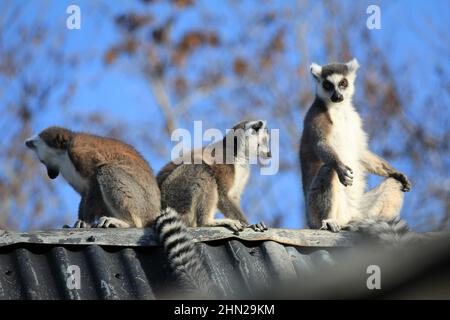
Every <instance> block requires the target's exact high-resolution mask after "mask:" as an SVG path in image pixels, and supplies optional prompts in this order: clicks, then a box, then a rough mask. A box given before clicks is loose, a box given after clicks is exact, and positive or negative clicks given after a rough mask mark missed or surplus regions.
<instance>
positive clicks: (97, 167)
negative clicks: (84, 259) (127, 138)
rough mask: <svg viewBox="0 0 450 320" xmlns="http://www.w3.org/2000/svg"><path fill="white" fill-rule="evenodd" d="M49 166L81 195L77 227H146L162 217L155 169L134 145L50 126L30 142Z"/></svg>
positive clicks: (43, 161)
mask: <svg viewBox="0 0 450 320" xmlns="http://www.w3.org/2000/svg"><path fill="white" fill-rule="evenodd" d="M25 144H26V146H27V147H28V148H30V149H31V150H33V151H34V152H36V154H37V156H38V158H39V160H40V161H41V162H42V163H43V164H44V165H45V166H46V167H47V174H48V176H49V178H50V179H55V178H56V177H57V176H58V175H59V173H61V175H62V176H63V177H64V179H65V180H66V181H67V182H68V183H69V184H70V185H71V186H72V187H73V188H74V189H75V191H77V192H78V193H79V194H80V196H81V201H80V206H79V211H78V221H77V222H76V223H75V226H74V227H76V228H89V227H104V228H108V227H120V228H128V227H140V228H141V227H145V226H149V225H150V224H152V223H153V222H154V220H155V219H156V217H157V216H159V214H160V192H159V188H158V185H157V183H156V179H155V177H154V176H153V173H152V169H151V168H150V166H149V165H148V163H147V162H146V161H145V160H144V158H142V157H141V155H140V154H139V153H138V152H137V151H136V150H135V149H134V148H133V147H131V146H130V145H128V144H125V143H123V142H121V141H118V140H115V139H109V138H104V137H99V136H95V135H90V134H86V133H77V132H73V131H70V130H68V129H64V128H60V127H49V128H47V129H45V130H43V131H42V132H41V133H39V134H38V135H36V136H34V137H33V138H30V139H28V140H27V141H26V142H25Z"/></svg>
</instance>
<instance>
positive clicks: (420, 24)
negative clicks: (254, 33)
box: [0, 0, 450, 228]
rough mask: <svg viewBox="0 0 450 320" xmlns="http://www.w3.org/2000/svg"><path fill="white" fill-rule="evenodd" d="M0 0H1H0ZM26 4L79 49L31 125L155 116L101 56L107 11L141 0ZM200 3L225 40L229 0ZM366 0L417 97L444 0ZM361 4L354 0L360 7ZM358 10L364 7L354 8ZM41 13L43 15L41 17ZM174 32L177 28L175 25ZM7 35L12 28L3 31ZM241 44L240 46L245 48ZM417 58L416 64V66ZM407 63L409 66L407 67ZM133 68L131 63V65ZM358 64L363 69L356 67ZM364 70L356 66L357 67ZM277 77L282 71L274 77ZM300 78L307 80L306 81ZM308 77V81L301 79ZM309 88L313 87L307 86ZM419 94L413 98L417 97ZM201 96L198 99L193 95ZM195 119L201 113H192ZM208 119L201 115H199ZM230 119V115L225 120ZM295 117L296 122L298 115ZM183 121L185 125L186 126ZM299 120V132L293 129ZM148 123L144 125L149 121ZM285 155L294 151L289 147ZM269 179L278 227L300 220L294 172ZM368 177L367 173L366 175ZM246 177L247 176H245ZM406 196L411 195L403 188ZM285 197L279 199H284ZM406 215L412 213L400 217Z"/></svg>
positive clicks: (127, 74) (70, 49)
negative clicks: (63, 96) (81, 117)
mask: <svg viewBox="0 0 450 320" xmlns="http://www.w3.org/2000/svg"><path fill="white" fill-rule="evenodd" d="M1 2H2V1H0V3H1ZM21 2H22V3H23V4H24V6H25V8H27V9H26V12H25V14H24V16H23V17H22V18H21V19H22V20H23V21H21V23H27V22H26V21H30V19H44V20H45V21H46V22H47V23H48V24H49V25H51V26H52V27H51V28H52V30H54V31H55V33H64V35H65V45H64V50H65V52H66V53H68V54H71V53H82V55H83V57H84V58H83V59H82V62H81V65H80V66H79V67H78V68H77V69H75V71H74V72H75V74H73V75H72V76H73V77H74V78H76V79H77V82H78V87H77V91H76V94H75V96H73V97H72V99H71V100H70V102H69V106H68V108H67V109H63V108H61V106H60V105H59V104H58V101H57V100H56V99H55V100H52V101H51V102H50V103H51V105H50V108H49V112H48V113H47V114H43V115H42V116H41V117H40V118H39V119H38V120H37V121H36V122H35V130H36V131H39V130H41V129H43V128H45V127H46V126H49V125H53V124H59V125H66V126H70V127H71V128H72V129H74V130H87V131H90V132H94V133H99V134H101V133H102V132H101V131H98V129H97V128H85V127H83V125H82V124H78V123H74V121H73V120H71V119H73V116H74V115H76V114H83V113H87V112H90V111H93V110H94V111H96V112H100V113H104V114H107V117H108V118H109V119H110V121H111V123H115V122H117V121H123V122H126V123H133V124H134V123H136V124H137V123H140V124H142V125H146V124H147V123H149V122H148V119H149V117H150V118H152V119H153V120H154V121H158V119H160V117H161V115H160V114H159V113H158V112H157V111H155V110H156V109H157V108H156V107H155V106H154V105H155V101H154V99H153V97H152V95H151V94H150V92H149V90H148V87H147V85H146V83H145V81H143V79H142V75H141V73H140V72H139V70H136V69H135V67H134V66H133V65H132V64H130V63H129V62H127V61H126V60H125V61H121V63H120V64H117V65H114V66H112V67H107V66H105V64H104V62H103V60H102V58H103V54H104V52H105V50H106V48H108V47H110V46H111V45H112V44H114V43H115V42H116V40H117V39H118V32H119V31H118V29H117V28H115V27H114V26H113V24H112V23H111V21H112V17H113V16H114V15H115V14H117V13H123V12H124V11H125V12H126V11H127V10H131V9H138V10H146V9H145V8H147V7H146V6H144V5H142V4H141V3H140V2H139V1H120V0H116V1H109V2H108V1H105V2H101V1H89V0H84V1H72V0H71V1H67V0H58V1H56V0H54V1H51V0H48V1H23V0H22V1H21ZM198 2H199V3H201V4H202V5H204V6H207V7H208V8H209V9H210V10H211V11H212V12H214V13H215V17H216V18H217V23H218V24H219V23H220V24H221V26H222V28H221V30H222V33H223V34H222V36H223V37H224V38H225V39H227V38H228V39H230V41H232V39H233V36H234V33H235V31H236V30H237V29H238V28H242V27H243V26H242V25H241V24H240V22H239V21H238V19H239V17H236V16H234V13H233V9H232V7H230V6H228V5H226V3H228V2H222V1H218V0H213V1H207V0H203V1H198ZM343 2H344V8H345V7H346V6H351V5H354V1H348V0H347V1H343ZM294 3H295V1H278V2H277V1H272V2H265V5H270V6H274V7H277V8H278V7H280V6H281V7H285V8H286V9H287V10H289V8H290V7H291V6H292V5H293V4H294ZM358 3H359V5H361V4H360V2H358ZM366 3H367V4H377V3H378V4H379V5H380V7H381V10H382V29H381V30H375V31H373V33H372V34H373V36H374V38H375V40H376V42H377V43H378V44H379V45H380V47H382V48H383V50H384V51H385V52H386V54H387V55H388V56H389V59H390V60H391V61H392V62H393V66H394V70H395V71H397V72H398V74H396V76H398V77H403V78H404V81H415V82H417V84H416V86H417V88H418V90H417V92H415V94H417V95H418V96H419V97H420V94H421V90H420V87H421V86H423V85H424V84H425V85H426V86H429V87H432V86H433V85H436V84H435V81H436V79H435V77H434V72H433V71H434V70H431V69H429V68H427V67H426V66H427V64H428V63H429V62H431V61H432V60H436V59H438V61H439V60H441V61H442V63H443V64H444V65H448V62H449V60H448V59H449V55H448V54H449V52H448V44H447V45H445V44H444V45H443V48H444V49H446V50H447V51H443V52H442V55H441V56H436V54H435V51H432V50H430V48H429V47H428V44H427V43H424V42H423V41H422V39H423V37H421V36H420V35H421V34H422V33H429V32H430V31H429V30H430V28H431V27H433V28H438V29H439V30H441V31H442V30H444V31H445V32H447V33H448V31H449V30H450V28H449V27H450V26H449V22H448V17H449V14H450V9H449V8H450V4H449V2H448V1H445V0H442V1H420V0H416V1H407V0H405V1H389V5H385V4H386V3H387V2H384V1H370V2H366ZM71 4H77V5H79V6H80V8H81V10H82V29H81V30H67V29H66V28H65V23H66V17H67V14H66V13H65V11H66V8H67V6H68V5H71ZM244 5H245V6H248V10H247V12H248V13H247V14H249V15H250V14H253V12H255V11H258V10H259V9H260V8H259V4H258V1H245V2H244ZM320 7H321V4H320V3H319V2H316V1H314V2H310V4H308V6H307V10H311V12H314V11H317V10H320V9H321V8H320ZM365 7H366V5H361V8H362V9H364V8H365ZM167 10H168V6H167V5H165V4H164V3H160V4H157V5H156V6H152V13H153V14H154V15H156V16H157V17H158V19H162V18H163V17H164V16H165V15H167V13H168V12H167ZM361 16H362V17H364V16H365V12H364V11H363V12H362V13H361ZM43 17H45V18H43ZM201 24H202V21H201V20H200V19H199V15H198V12H195V10H191V11H190V12H189V13H188V14H186V15H184V16H183V20H181V21H180V22H179V23H178V24H177V28H179V29H180V30H183V28H184V27H183V26H192V25H198V26H201ZM362 25H365V19H361V20H359V21H355V25H354V29H353V30H345V32H350V33H357V32H358V31H359V30H360V29H361V26H362ZM174 32H175V33H176V32H177V30H175V31H174ZM432 34H434V33H432ZM10 36H11V35H10ZM305 41H307V42H308V50H309V51H310V52H309V55H310V57H311V60H314V61H317V62H319V63H325V62H326V61H323V59H324V58H323V56H322V50H321V48H322V46H323V43H322V42H321V39H315V38H314V37H312V36H311V37H309V38H308V39H305ZM244 49H245V48H244ZM359 50H360V48H357V47H356V48H354V55H355V56H358V51H359ZM287 58H288V59H294V60H295V59H296V55H295V54H293V55H288V57H287ZM417 64H422V67H420V68H418V67H416V65H417ZM410 65H414V66H415V67H411V68H410V67H409V66H410ZM133 68H134V69H133ZM362 70H364V69H363V68H362ZM362 72H363V71H362ZM280 81H282V79H280ZM305 85H306V84H305ZM307 85H311V83H309V84H307ZM311 90H313V88H312V86H311ZM419 101H420V98H419ZM199 104H201V102H199ZM405 113H406V114H407V115H408V116H410V117H420V113H418V112H415V111H414V110H405ZM198 117H199V119H201V117H202V115H201V114H199V116H198ZM206 120H207V119H206ZM448 120H449V117H448V112H447V115H446V116H443V117H442V118H441V123H437V124H436V126H438V127H441V128H442V127H444V126H447V125H448ZM233 122H234V119H230V126H231V125H232V124H233ZM300 122H301V121H300V119H299V123H300ZM188 128H189V127H188ZM300 129H301V128H300V127H299V132H300ZM149 130H151V128H149ZM137 134H138V133H135V132H133V131H129V132H127V135H125V136H124V138H125V139H126V140H127V141H133V142H134V143H135V144H136V146H137V148H138V149H139V150H141V151H142V153H143V154H144V156H145V157H146V158H147V159H148V160H149V161H150V163H151V165H152V167H153V168H154V170H155V171H157V170H159V169H160V168H161V166H162V165H163V164H164V162H165V161H164V160H163V159H159V158H158V159H152V158H151V155H150V153H149V151H148V147H147V146H142V145H139V138H138V136H136V135H137ZM167 146H168V147H170V141H167ZM292 156H296V154H293V155H292ZM395 165H396V166H397V167H398V168H399V169H400V170H403V171H405V172H408V170H409V169H410V168H408V167H407V165H406V164H403V163H395ZM268 179H271V181H272V180H273V183H277V185H279V186H282V187H280V188H279V190H278V191H277V194H278V196H279V199H283V201H281V203H280V204H278V206H279V207H280V210H283V211H284V212H286V219H285V220H284V222H283V226H284V227H292V228H294V227H300V226H303V219H302V217H301V216H300V215H299V214H298V212H299V211H298V210H299V209H298V208H299V207H300V204H301V201H302V199H301V196H300V193H299V192H298V190H299V188H300V183H299V181H300V178H299V177H298V176H297V175H296V173H289V174H283V175H278V176H276V177H270V178H268ZM374 181H375V180H372V183H373V182H374ZM55 183H57V184H58V185H59V187H60V188H61V189H62V190H63V192H62V196H63V197H64V199H65V203H66V206H67V208H68V210H69V211H70V212H73V219H75V213H76V211H77V207H78V199H79V197H78V195H77V194H76V193H75V192H74V191H73V190H71V189H70V187H68V186H67V184H66V183H64V182H63V181H61V179H58V181H57V182H55ZM250 185H251V182H250ZM408 197H411V195H408V196H407V201H408ZM284 202H285V203H288V204H289V207H288V206H284V205H283V203H284ZM406 219H407V220H409V222H412V221H411V219H412V217H408V216H407V217H406Z"/></svg>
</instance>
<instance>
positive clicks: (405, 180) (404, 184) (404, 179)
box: [390, 172, 411, 192]
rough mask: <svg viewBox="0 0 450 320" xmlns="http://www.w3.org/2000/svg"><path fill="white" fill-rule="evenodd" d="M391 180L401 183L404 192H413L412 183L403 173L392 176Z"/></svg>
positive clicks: (395, 173)
mask: <svg viewBox="0 0 450 320" xmlns="http://www.w3.org/2000/svg"><path fill="white" fill-rule="evenodd" d="M390 177H391V178H394V179H395V180H398V181H400V183H401V184H402V191H403V192H409V191H411V182H409V180H408V177H407V176H406V175H404V174H403V173H401V172H394V173H392V174H391V175H390Z"/></svg>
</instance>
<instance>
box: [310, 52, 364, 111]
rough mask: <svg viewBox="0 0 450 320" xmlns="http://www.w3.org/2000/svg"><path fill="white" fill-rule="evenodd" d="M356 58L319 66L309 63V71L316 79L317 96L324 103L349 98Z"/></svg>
mask: <svg viewBox="0 0 450 320" xmlns="http://www.w3.org/2000/svg"><path fill="white" fill-rule="evenodd" d="M358 68H359V64H358V61H357V60H356V59H353V60H351V61H349V62H347V63H332V64H327V65H325V66H320V65H318V64H316V63H313V64H311V73H312V75H313V77H314V79H315V80H316V81H317V96H318V97H319V98H320V99H322V100H323V101H324V102H326V103H330V102H331V103H342V102H346V101H349V100H351V98H352V96H353V93H354V92H355V86H354V83H355V79H356V70H358Z"/></svg>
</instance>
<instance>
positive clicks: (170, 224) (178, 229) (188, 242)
mask: <svg viewBox="0 0 450 320" xmlns="http://www.w3.org/2000/svg"><path fill="white" fill-rule="evenodd" d="M155 231H156V234H157V236H158V238H159V241H160V242H161V244H162V245H163V246H164V250H165V251H166V253H167V256H168V260H169V263H170V266H171V268H172V270H173V272H174V273H175V275H176V276H177V278H178V280H179V281H180V282H181V285H182V287H183V289H184V290H186V291H187V292H188V293H189V294H191V295H192V297H198V296H200V297H202V298H214V297H215V296H216V292H215V290H214V286H213V284H212V280H211V278H210V276H209V273H208V271H207V270H206V267H205V265H204V264H203V260H202V258H201V254H200V252H199V251H198V250H197V249H196V247H195V243H194V241H193V239H192V238H191V237H190V235H189V234H188V232H187V229H186V226H185V225H184V223H183V222H182V221H181V220H180V217H179V215H178V213H177V212H176V211H175V210H174V209H172V208H165V209H164V210H163V211H162V214H161V215H160V216H159V217H158V218H157V219H156V222H155Z"/></svg>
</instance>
